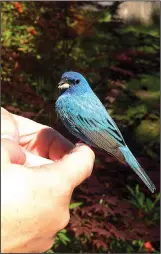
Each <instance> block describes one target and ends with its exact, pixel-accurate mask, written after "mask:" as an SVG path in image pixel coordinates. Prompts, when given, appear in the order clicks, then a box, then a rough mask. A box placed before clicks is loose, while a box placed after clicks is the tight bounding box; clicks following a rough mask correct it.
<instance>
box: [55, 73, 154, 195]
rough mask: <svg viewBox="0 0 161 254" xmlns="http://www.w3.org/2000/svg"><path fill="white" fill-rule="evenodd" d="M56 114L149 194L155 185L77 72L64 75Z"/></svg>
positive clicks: (80, 137) (78, 135)
mask: <svg viewBox="0 0 161 254" xmlns="http://www.w3.org/2000/svg"><path fill="white" fill-rule="evenodd" d="M58 88H59V89H60V90H61V94H60V96H59V98H58V100H57V101H56V105H55V106H56V112H57V113H58V115H59V117H60V119H61V120H62V122H63V124H64V125H65V127H66V128H67V129H68V130H69V131H70V132H71V133H72V134H73V135H74V136H76V137H77V138H79V139H80V140H82V141H83V142H85V143H86V144H88V145H90V146H93V147H97V148H100V149H102V150H104V151H106V152H107V153H109V154H111V155H113V156H115V157H116V158H117V159H118V160H119V161H121V162H123V163H126V164H128V165H129V166H130V167H131V168H132V169H133V170H134V171H135V173H136V174H137V175H138V176H139V177H140V178H141V179H142V181H143V182H144V183H145V185H146V186H147V187H148V188H149V190H150V191H151V192H152V193H153V192H154V190H155V189H156V188H155V185H154V184H153V183H152V181H151V180H150V178H149V177H148V175H147V174H146V173H145V171H144V170H143V168H142V167H141V166H140V164H139V163H138V162H137V160H136V159H135V157H134V155H133V154H132V153H131V151H130V150H129V148H128V147H127V145H126V143H125V141H124V138H123V136H122V134H121V132H120V131H119V129H118V127H117V125H116V124H115V122H114V121H113V119H112V118H111V116H110V115H109V114H108V112H107V110H106V109H105V107H104V106H103V104H102V103H101V101H100V100H99V99H98V97H97V96H96V95H95V93H94V92H93V91H92V89H91V87H90V86H89V84H88V82H87V80H86V79H85V78H84V77H83V76H82V75H81V74H80V73H78V72H73V71H69V72H65V73H64V74H63V75H62V77H61V81H60V83H59V84H58Z"/></svg>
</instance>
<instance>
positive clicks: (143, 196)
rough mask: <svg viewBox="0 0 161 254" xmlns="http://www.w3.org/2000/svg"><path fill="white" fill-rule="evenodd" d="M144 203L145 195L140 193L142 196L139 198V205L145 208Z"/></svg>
mask: <svg viewBox="0 0 161 254" xmlns="http://www.w3.org/2000/svg"><path fill="white" fill-rule="evenodd" d="M144 201H145V195H144V193H142V192H141V193H140V196H139V198H138V202H139V204H140V205H141V207H143V206H144Z"/></svg>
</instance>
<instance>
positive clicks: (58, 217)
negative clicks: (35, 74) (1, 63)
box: [1, 108, 95, 253]
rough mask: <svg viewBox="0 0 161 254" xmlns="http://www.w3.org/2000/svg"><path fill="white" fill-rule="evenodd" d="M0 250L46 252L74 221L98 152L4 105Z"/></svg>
mask: <svg viewBox="0 0 161 254" xmlns="http://www.w3.org/2000/svg"><path fill="white" fill-rule="evenodd" d="M1 148H2V155H1V159H2V160H1V169H2V170H1V172H2V173H1V176H2V177H1V179H2V180H1V191H2V192H1V193H2V194H1V199H2V201H1V202H2V207H1V209H2V210H1V211H2V217H1V251H2V253H43V252H45V251H47V250H48V249H50V248H51V246H52V245H53V244H54V237H55V235H56V233H57V232H59V231H60V230H61V229H63V228H64V227H65V226H66V225H67V224H68V222H69V219H70V214H69V204H70V199H71V195H72V192H73V190H74V188H76V187H77V186H78V185H79V184H80V183H82V182H83V181H84V180H85V179H86V178H87V177H89V176H90V175H91V172H92V168H93V163H94V158H95V156H94V153H93V151H92V150H91V149H90V148H89V147H88V146H86V145H83V144H82V145H79V146H76V147H74V146H73V144H72V143H71V142H70V141H68V140H67V139H65V138H64V137H63V136H62V135H61V134H59V133H58V132H57V131H55V130H54V129H52V128H49V127H48V126H44V125H41V124H38V123H36V122H34V121H32V120H29V119H27V118H23V117H20V116H17V115H14V114H11V113H9V112H8V111H6V110H5V109H3V108H2V109H1Z"/></svg>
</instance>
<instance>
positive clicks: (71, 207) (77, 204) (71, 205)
mask: <svg viewBox="0 0 161 254" xmlns="http://www.w3.org/2000/svg"><path fill="white" fill-rule="evenodd" d="M82 204H83V202H76V203H72V204H70V205H69V209H74V208H76V207H78V206H81V205H82Z"/></svg>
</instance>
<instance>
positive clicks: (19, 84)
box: [1, 2, 160, 253]
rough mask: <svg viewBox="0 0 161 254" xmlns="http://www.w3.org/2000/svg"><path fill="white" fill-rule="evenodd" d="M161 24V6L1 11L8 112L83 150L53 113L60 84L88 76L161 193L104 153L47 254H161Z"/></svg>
mask: <svg viewBox="0 0 161 254" xmlns="http://www.w3.org/2000/svg"><path fill="white" fill-rule="evenodd" d="M159 18H160V17H159V4H157V3H155V2H153V3H152V2H151V3H150V2H148V3H146V2H131V3H130V2H127V3H125V2H114V3H113V4H110V3H108V2H107V3H106V4H101V3H97V2H3V3H2V87H1V89H2V106H3V107H5V108H6V109H7V110H9V111H10V112H13V113H15V114H19V115H22V116H25V117H28V118H31V119H33V120H35V121H38V122H41V123H43V124H47V125H49V126H52V127H54V128H55V129H57V130H58V131H59V132H61V133H62V134H63V135H64V136H65V137H68V138H69V139H70V140H72V141H73V142H76V139H75V138H74V137H73V136H71V135H70V134H69V133H68V132H67V130H66V129H65V127H64V126H63V125H62V124H61V123H60V121H59V119H57V116H56V114H55V109H54V107H55V106H54V105H55V101H56V99H57V97H58V89H57V84H58V82H59V80H60V77H61V75H62V74H63V73H64V72H65V71H69V70H73V71H78V72H80V73H82V74H83V75H84V76H85V77H86V78H87V80H88V81H89V83H90V85H91V86H92V88H93V90H94V91H95V92H96V94H97V95H98V97H99V98H100V99H101V100H102V102H103V103H104V105H105V107H106V108H107V109H108V111H109V113H110V114H111V116H112V117H113V119H114V120H115V121H116V123H117V125H118V127H119V129H120V130H121V132H122V134H123V136H124V137H125V140H126V142H127V145H128V146H129V147H130V149H131V150H132V152H133V153H134V154H135V155H136V158H137V159H138V161H139V162H140V164H141V165H142V166H143V167H144V169H145V170H146V172H147V173H148V175H149V176H150V178H151V179H152V181H153V182H154V183H155V185H156V188H157V191H156V193H154V194H151V193H150V192H149V190H148V189H147V188H146V187H145V186H144V184H143V183H142V182H141V181H140V179H139V178H138V177H137V176H136V175H135V174H134V172H133V171H132V170H131V169H129V168H128V167H125V166H123V165H122V164H120V163H119V162H118V161H116V160H115V159H114V158H113V157H111V156H109V155H108V154H106V153H104V152H102V151H97V150H96V151H95V152H96V162H95V167H94V172H93V174H92V176H91V177H90V178H89V179H88V180H86V181H85V182H84V183H83V184H82V185H80V186H79V187H78V188H77V189H76V190H75V192H74V194H73V198H72V203H71V206H70V209H71V220H70V223H69V225H68V226H67V228H66V229H65V230H63V231H61V232H60V233H59V234H58V236H57V238H56V241H55V244H54V246H53V248H52V249H51V250H49V251H48V252H51V253H52V252H53V251H54V252H70V253H72V252H77V253H81V252H84V253H88V252H104V253H105V252H109V253H121V252H122V253H127V252H128V253H134V252H135V253H136V252H153V253H157V252H159V199H160V196H159V190H160V189H159V152H160V143H159V135H160V134H159V133H160V131H159V130H160V114H159V106H160V87H159V80H160V73H159V71H160V68H159V64H160V58H159V55H160V54H159V53H160V34H159V30H160V28H159ZM51 212H52V211H51ZM53 212H54V211H53Z"/></svg>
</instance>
